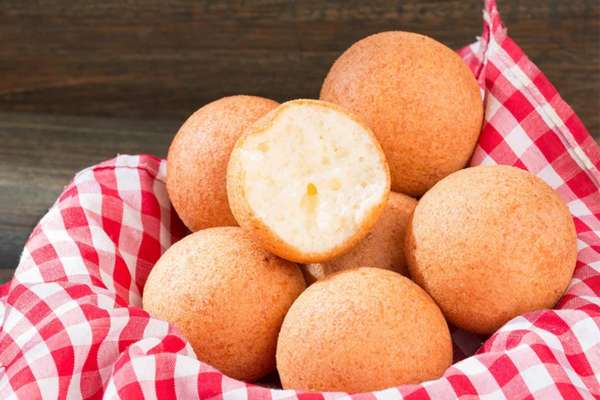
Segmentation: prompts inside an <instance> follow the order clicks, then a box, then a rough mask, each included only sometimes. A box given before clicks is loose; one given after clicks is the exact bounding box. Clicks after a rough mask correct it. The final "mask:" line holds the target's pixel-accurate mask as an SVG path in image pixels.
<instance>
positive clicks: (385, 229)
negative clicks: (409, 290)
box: [302, 192, 417, 283]
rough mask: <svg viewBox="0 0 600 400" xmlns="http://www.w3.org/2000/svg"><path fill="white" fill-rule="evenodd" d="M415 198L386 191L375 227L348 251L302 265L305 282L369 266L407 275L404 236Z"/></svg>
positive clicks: (414, 204) (415, 203) (415, 202)
mask: <svg viewBox="0 0 600 400" xmlns="http://www.w3.org/2000/svg"><path fill="white" fill-rule="evenodd" d="M416 205H417V201H416V200H415V199H413V198H412V197H408V196H406V195H404V194H401V193H394V192H391V193H390V197H389V198H388V201H387V204H386V207H385V208H384V210H383V213H382V214H381V217H379V219H378V220H377V223H376V224H375V227H374V228H373V230H372V231H371V232H369V234H368V235H367V236H366V237H365V238H364V239H363V240H362V241H361V242H360V243H359V244H358V245H356V246H355V247H354V248H352V250H350V251H349V252H348V253H346V254H343V255H341V256H339V257H336V258H334V259H333V260H331V261H327V262H324V263H320V264H308V265H305V266H304V267H303V268H302V273H303V274H304V278H305V279H306V282H307V283H313V282H314V281H316V280H319V279H321V278H324V277H325V276H327V275H330V274H332V273H334V272H337V271H342V270H346V269H352V268H358V267H364V266H371V267H376V268H383V269H390V270H393V271H396V272H398V273H400V274H402V275H406V274H407V270H406V262H405V260H404V235H405V232H406V226H407V225H408V220H409V219H410V216H411V214H412V212H413V210H414V209H415V206H416Z"/></svg>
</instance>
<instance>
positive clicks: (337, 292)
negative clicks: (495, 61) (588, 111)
mask: <svg viewBox="0 0 600 400" xmlns="http://www.w3.org/2000/svg"><path fill="white" fill-rule="evenodd" d="M320 97H321V99H320V100H308V99H300V100H292V101H288V102H285V103H283V104H278V103H276V102H274V101H272V100H269V99H265V98H261V97H254V96H232V97H226V98H223V99H220V100H217V101H214V102H212V103H210V104H207V105H205V106H204V107H202V108H200V109H199V110H198V111H197V112H195V113H194V114H193V115H192V116H191V117H190V118H189V119H188V120H187V121H186V122H185V123H184V124H183V126H182V127H181V129H180V130H179V132H178V133H177V135H176V136H175V138H174V140H173V143H172V144H171V146H170V148H169V154H168V172H167V191H168V195H169V198H170V199H171V202H172V204H173V206H174V208H175V210H176V211H177V213H178V214H179V216H180V217H181V219H182V221H183V222H184V223H185V225H187V227H188V228H189V229H190V230H191V231H193V232H194V233H192V234H191V235H189V236H187V237H186V238H184V239H182V240H181V241H179V242H177V243H175V244H174V245H173V246H172V247H171V248H169V249H168V250H167V251H166V252H165V253H164V254H163V256H162V257H161V258H160V260H159V261H158V262H157V264H156V265H155V266H154V268H153V269H152V271H151V273H150V275H149V277H148V280H147V282H146V286H145V289H144V296H143V306H144V309H146V310H147V311H149V312H150V313H151V314H152V315H153V316H155V317H157V318H161V319H165V320H167V321H169V322H171V323H172V324H173V325H175V326H176V327H177V328H178V329H179V330H180V332H181V333H182V334H183V335H185V337H186V338H187V339H188V340H189V342H190V343H191V345H192V347H193V349H194V351H195V353H196V355H197V357H198V358H199V359H200V360H202V361H204V362H207V363H208V364H210V365H212V366H214V367H216V368H218V369H219V370H221V371H222V372H223V373H225V374H227V375H229V376H231V377H233V378H237V379H241V380H245V381H256V380H258V379H260V378H261V377H264V376H265V375H267V374H269V373H271V372H272V371H273V370H274V369H275V367H277V370H278V372H279V376H280V379H281V383H282V386H283V387H284V388H286V389H298V390H317V391H344V392H361V391H371V390H379V389H384V388H387V387H391V386H397V385H401V384H412V383H419V382H421V381H424V380H428V379H435V378H438V377H440V376H441V375H442V374H443V373H444V372H445V371H446V369H447V368H448V367H449V366H450V365H451V362H452V341H451V337H450V333H449V329H448V325H447V322H446V321H448V322H449V323H451V324H453V325H455V326H457V327H459V328H462V329H465V330H468V331H471V332H475V333H479V334H490V333H492V332H494V331H495V330H497V329H498V328H500V327H501V326H502V325H503V324H504V323H506V322H507V321H509V320H510V319H512V318H513V317H515V316H517V315H519V314H522V313H525V312H528V311H532V310H536V309H540V308H547V307H552V306H554V304H555V303H556V302H557V301H558V299H559V298H560V296H561V295H562V293H563V292H564V290H565V288H566V287H567V285H568V283H569V281H570V279H571V276H572V274H573V269H574V266H575V260H576V255H577V248H576V236H575V227H574V224H573V221H572V218H571V215H570V213H569V210H568V209H567V207H566V206H565V205H564V204H563V202H562V201H561V199H560V198H559V196H558V195H557V194H556V193H555V192H554V191H553V190H552V189H551V188H550V187H549V186H548V185H546V184H545V183H544V182H543V181H541V180H540V179H538V178H536V177H534V176H533V175H531V174H529V173H527V172H524V171H522V170H519V169H517V168H514V167H508V166H486V167H474V168H467V169H463V168H464V167H465V166H466V164H467V163H468V160H469V159H470V157H471V154H472V152H473V150H474V147H475V145H476V142H477V138H478V136H479V132H480V129H481V124H482V118H483V105H482V100H481V95H480V90H479V86H478V84H477V82H476V80H475V78H474V76H473V74H472V73H471V71H470V70H469V68H468V67H467V66H466V65H465V64H464V63H463V61H462V60H461V59H460V57H459V56H458V55H457V54H456V53H455V52H453V51H452V50H451V49H449V48H447V47H446V46H444V45H442V44H441V43H438V42H437V41H435V40H433V39H431V38H428V37H426V36H422V35H418V34H414V33H408V32H384V33H379V34H376V35H372V36H369V37H367V38H365V39H362V40H360V41H359V42H357V43H355V44H354V45H352V46H351V47H350V48H349V49H348V50H347V51H346V52H344V53H343V54H342V55H341V56H340V57H339V58H338V60H337V61H336V62H335V64H334V65H333V66H332V68H331V70H330V71H329V73H328V74H327V77H326V78H325V81H324V83H323V86H322V89H321V94H320ZM421 196H422V197H421ZM419 197H420V200H418V202H417V198H419ZM235 225H237V226H235ZM296 263H300V264H303V265H298V264H296ZM303 274H304V276H303ZM411 279H412V280H411ZM307 284H308V285H310V286H309V287H308V288H306V286H307Z"/></svg>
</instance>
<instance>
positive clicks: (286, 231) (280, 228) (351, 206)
mask: <svg viewBox="0 0 600 400" xmlns="http://www.w3.org/2000/svg"><path fill="white" fill-rule="evenodd" d="M240 155H241V162H242V163H243V166H244V170H245V171H246V174H245V181H244V183H243V184H244V188H245V193H246V197H247V200H248V203H249V205H250V207H251V208H252V210H253V211H254V213H255V214H256V215H257V216H258V217H259V218H260V219H262V220H263V222H264V223H266V225H267V226H268V227H269V228H270V229H271V230H272V231H273V232H275V233H276V234H277V236H279V237H280V238H281V239H282V240H283V241H285V242H286V243H288V244H289V245H291V246H294V247H296V248H298V249H300V250H301V251H303V252H306V253H322V252H327V251H329V250H331V249H333V248H335V247H336V246H338V245H340V244H342V243H344V242H345V241H346V240H347V239H348V238H349V237H351V236H353V235H354V234H355V233H356V232H357V230H359V228H360V226H361V225H362V224H363V222H364V220H365V218H367V217H368V215H369V214H370V212H371V211H372V210H373V208H374V207H376V206H377V205H378V204H380V203H381V201H382V198H383V197H384V196H385V195H386V190H387V174H386V169H385V165H384V161H383V160H382V157H381V156H380V153H379V149H378V148H377V145H376V143H375V141H374V139H373V137H372V136H371V135H369V134H368V132H367V131H366V130H365V129H364V128H363V127H362V126H361V125H359V124H358V123H356V122H355V121H354V120H352V119H351V118H349V117H348V116H346V115H345V114H343V113H341V112H339V111H335V110H332V109H330V108H327V107H323V106H320V105H315V104H301V105H293V106H291V107H287V108H285V109H284V110H282V111H281V112H280V114H279V115H278V116H277V117H276V119H275V121H274V123H273V125H272V126H271V127H270V128H269V129H268V130H266V131H264V132H262V133H259V134H255V135H252V136H250V137H248V138H247V140H246V141H245V143H244V145H243V147H242V148H241V149H240Z"/></svg>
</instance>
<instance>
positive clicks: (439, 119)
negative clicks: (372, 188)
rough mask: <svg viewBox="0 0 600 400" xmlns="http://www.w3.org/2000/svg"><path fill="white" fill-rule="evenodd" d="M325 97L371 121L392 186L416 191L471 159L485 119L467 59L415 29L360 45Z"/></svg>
mask: <svg viewBox="0 0 600 400" xmlns="http://www.w3.org/2000/svg"><path fill="white" fill-rule="evenodd" d="M320 97H321V99H323V100H327V101H331V102H334V103H337V104H340V105H342V106H343V107H345V108H347V109H348V110H350V111H352V112H353V113H355V114H357V115H360V116H361V118H363V119H364V120H365V122H366V123H367V124H368V125H369V126H370V127H371V129H373V132H375V135H376V136H377V138H378V140H379V142H380V143H381V146H382V147H383V149H384V152H385V155H386V157H387V160H388V163H389V165H390V170H391V174H392V190H394V191H397V192H402V193H407V194H410V195H412V196H420V195H422V194H423V193H425V191H426V190H427V189H429V188H430V187H431V186H433V184H435V182H437V181H438V180H440V179H441V178H443V177H444V176H446V175H448V174H450V173H451V172H454V171H456V170H458V169H460V168H463V167H464V166H465V165H466V163H467V162H468V160H469V158H470V156H471V153H472V152H473V149H474V147H475V144H476V142H477V138H478V136H479V132H480V129H481V123H482V120H483V104H482V100H481V94H480V89H479V86H478V84H477V82H476V80H475V79H474V77H473V74H472V73H471V71H470V70H469V69H468V67H467V66H466V65H465V63H464V62H463V61H462V60H461V58H460V57H459V56H458V55H457V54H456V53H455V52H454V51H452V50H451V49H449V48H448V47H446V46H444V45H443V44H441V43H439V42H437V41H435V40H433V39H431V38H428V37H426V36H423V35H419V34H416V33H410V32H382V33H378V34H375V35H371V36H368V37H366V38H364V39H362V40H360V41H358V42H356V43H354V44H353V45H352V46H351V47H350V48H349V49H348V50H346V51H345V52H344V53H343V54H342V55H341V56H340V57H339V58H338V59H337V60H336V61H335V63H334V64H333V66H332V67H331V69H330V71H329V73H328V74H327V77H326V78H325V80H324V82H323V86H322V88H321V96H320Z"/></svg>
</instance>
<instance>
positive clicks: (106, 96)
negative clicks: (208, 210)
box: [0, 0, 600, 137]
mask: <svg viewBox="0 0 600 400" xmlns="http://www.w3.org/2000/svg"><path fill="white" fill-rule="evenodd" d="M481 7H482V4H481V1H480V0H466V1H465V0H450V1H434V0H424V1H416V0H413V1H391V0H375V1H369V2H361V1H346V0H330V1H327V2H322V1H317V0H308V1H302V2H295V1H286V0H272V1H220V2H215V1H194V2H191V1H184V0H173V1H169V2H163V1H160V0H147V1H144V2H135V1H128V2H123V1H117V0H106V1H102V2H98V1H93V0H84V1H78V2H72V1H67V0H47V1H44V2H42V3H40V2H37V1H33V0H29V1H24V0H4V1H3V2H2V7H1V8H0V37H1V38H2V40H1V41H0V59H1V60H2V62H1V63H0V76H2V79H1V80H0V110H3V111H30V112H49V113H57V114H76V115H91V116H114V117H139V118H156V117H158V118H175V119H181V118H184V117H185V116H186V115H188V114H189V113H190V112H192V111H193V110H194V109H195V108H197V107H198V106H199V105H201V104H204V103H206V102H208V101H210V100H212V99H215V98H218V97H221V96H224V95H229V94H235V93H248V94H259V95H263V96H267V97H271V98H274V99H277V100H285V99H289V98H297V97H315V96H317V95H318V92H319V87H320V84H321V81H322V79H323V77H324V76H325V73H326V72H327V70H328V68H329V66H330V65H331V63H332V62H333V60H334V59H335V58H336V57H337V56H338V55H339V54H340V52H341V51H343V50H344V49H346V48H347V47H348V46H349V45H350V44H351V43H353V42H354V41H356V40H358V39H359V38H361V37H364V36H366V35H368V34H371V33H374V32H378V31H383V30H391V29H403V30H411V31H418V32H422V33H425V34H428V35H431V36H433V37H435V38H437V39H439V40H441V41H443V42H445V43H446V44H448V45H450V46H452V47H455V48H456V47H460V46H463V45H465V44H468V43H470V42H472V41H473V39H474V37H475V36H476V35H478V34H479V33H480V32H481V16H480V12H481ZM499 7H500V10H501V13H502V15H503V17H504V20H505V22H506V24H507V26H508V27H509V33H510V34H511V36H512V37H513V38H514V39H515V40H516V41H517V43H519V44H520V45H521V46H522V47H523V48H524V50H525V51H526V53H527V54H528V55H529V56H530V57H531V58H532V59H533V60H534V61H535V62H536V63H537V64H538V65H539V66H540V68H541V69H542V70H543V71H544V72H545V73H546V74H547V75H548V76H549V78H550V80H551V81H552V82H554V83H555V84H556V86H557V87H558V89H559V91H560V92H561V94H562V95H563V96H564V98H565V99H566V100H567V101H568V102H570V103H571V104H572V105H573V107H574V108H575V110H576V111H577V112H578V113H579V114H580V116H581V117H582V119H583V121H584V123H586V125H587V127H588V129H589V130H590V131H591V132H592V133H594V134H596V135H600V113H598V112H597V111H598V110H599V109H600V74H599V72H600V46H599V45H598V43H599V42H600V2H598V1H595V0H570V1H553V0H549V1H539V0H530V1H525V0H499ZM597 137H598V136H597Z"/></svg>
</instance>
